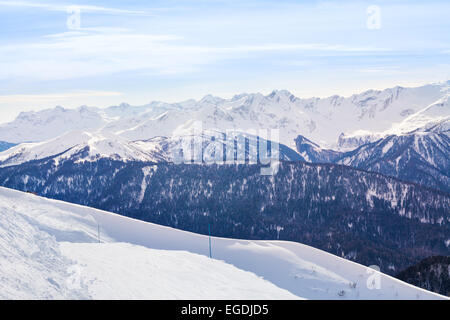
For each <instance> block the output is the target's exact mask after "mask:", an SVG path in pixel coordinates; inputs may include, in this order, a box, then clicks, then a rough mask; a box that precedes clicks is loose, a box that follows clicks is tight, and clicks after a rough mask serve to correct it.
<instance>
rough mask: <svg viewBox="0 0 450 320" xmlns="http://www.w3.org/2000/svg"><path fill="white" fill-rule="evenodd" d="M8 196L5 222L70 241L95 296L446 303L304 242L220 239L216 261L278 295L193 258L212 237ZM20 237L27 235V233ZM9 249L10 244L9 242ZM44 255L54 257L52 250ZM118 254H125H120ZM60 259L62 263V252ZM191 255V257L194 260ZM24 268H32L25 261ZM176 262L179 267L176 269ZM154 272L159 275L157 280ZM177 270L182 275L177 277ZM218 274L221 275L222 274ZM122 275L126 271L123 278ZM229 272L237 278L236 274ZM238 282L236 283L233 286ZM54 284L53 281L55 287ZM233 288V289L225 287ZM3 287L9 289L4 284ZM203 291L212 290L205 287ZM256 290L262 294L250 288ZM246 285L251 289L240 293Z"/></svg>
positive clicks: (70, 253) (67, 252) (69, 250)
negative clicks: (157, 258) (158, 258)
mask: <svg viewBox="0 0 450 320" xmlns="http://www.w3.org/2000/svg"><path fill="white" fill-rule="evenodd" d="M0 198H1V201H0V204H1V205H0V206H1V214H2V220H1V221H3V218H4V217H5V216H6V217H9V212H10V211H11V210H12V211H14V212H18V214H19V215H21V216H23V217H24V218H23V220H26V221H28V223H29V224H30V225H33V226H34V227H35V228H36V229H40V232H45V233H48V234H51V235H52V236H53V238H51V237H47V238H50V239H52V240H51V241H53V242H52V245H53V246H56V244H57V242H63V243H60V244H59V250H60V252H62V253H63V254H64V257H65V258H66V259H67V258H70V259H72V261H76V262H75V263H78V264H76V265H75V266H77V267H76V268H79V269H78V270H79V272H78V274H79V275H80V277H79V278H78V279H79V280H81V281H80V282H81V284H83V285H84V286H85V287H83V286H82V289H80V290H88V292H89V293H90V294H91V295H92V296H93V297H95V298H100V297H105V296H108V297H118V295H114V294H112V293H111V290H120V289H123V290H125V293H126V295H128V293H129V294H130V295H131V294H133V295H134V297H136V296H137V297H143V296H144V295H145V293H149V292H151V291H150V289H148V288H147V287H146V284H148V282H147V281H148V280H150V279H151V283H152V286H153V283H155V282H156V285H155V286H154V287H156V288H157V290H158V291H161V290H164V288H170V289H169V290H168V291H164V292H162V293H161V295H162V296H164V297H165V298H173V297H178V298H179V297H185V295H186V294H187V295H188V297H192V296H190V295H189V294H192V293H193V292H199V290H197V289H203V290H204V294H203V295H202V296H201V297H202V298H203V297H205V295H207V298H208V299H213V298H217V296H215V294H217V292H218V291H219V290H220V291H222V290H225V292H226V295H228V294H230V296H227V298H241V297H242V296H245V297H255V296H256V297H257V296H258V295H261V294H263V297H270V298H293V296H289V295H287V294H286V291H283V290H281V289H285V290H288V291H290V292H291V293H293V294H295V295H297V296H300V297H305V298H310V299H443V298H445V297H443V296H439V295H437V294H434V293H431V292H428V291H425V290H423V289H420V288H417V287H414V286H411V285H409V284H406V283H404V282H401V281H399V280H397V279H394V278H392V277H389V276H387V275H384V274H382V273H379V272H377V271H374V270H373V269H369V268H366V267H364V266H362V265H359V264H356V263H353V262H350V261H348V260H345V259H342V258H339V257H337V256H334V255H331V254H328V253H325V252H323V251H321V250H318V249H314V248H312V247H308V246H305V245H301V244H298V243H292V242H285V241H247V240H236V239H223V238H215V237H213V238H212V254H213V257H214V258H215V259H218V260H223V261H225V262H226V263H229V264H232V265H234V266H235V267H237V268H239V269H242V270H246V271H250V272H252V273H254V274H256V275H257V276H259V277H263V278H264V279H266V280H268V281H270V282H272V283H273V284H275V285H277V286H278V287H279V288H281V289H278V288H276V287H274V286H273V285H272V286H271V287H270V284H268V283H267V282H264V283H262V282H261V281H262V280H261V279H260V278H259V279H258V278H256V277H254V276H253V275H249V274H248V273H246V274H245V276H247V277H246V278H245V279H243V278H240V277H241V276H242V277H244V274H242V273H241V274H239V275H238V274H237V273H239V272H243V271H239V270H237V269H236V268H233V270H232V271H233V272H231V270H230V269H228V270H225V269H226V268H230V266H229V265H222V267H223V269H222V268H221V267H220V266H219V264H221V263H222V264H223V262H219V261H215V260H209V259H207V258H202V257H198V256H197V255H193V254H192V253H196V254H199V255H203V256H206V255H208V237H207V236H203V235H198V234H194V233H189V232H184V231H180V230H176V229H172V228H168V227H162V226H158V225H155V224H150V223H146V222H142V221H137V220H133V219H130V218H126V217H122V216H119V215H116V214H112V213H108V212H105V211H100V210H96V209H92V208H88V207H83V206H79V205H73V204H69V203H65V202H61V201H56V200H49V199H44V198H40V197H37V196H33V195H30V194H24V193H21V192H18V191H13V190H9V189H5V188H0ZM18 223H20V222H18ZM98 226H100V230H101V231H100V237H101V239H102V240H101V241H102V242H104V243H92V242H95V241H96V240H97V236H96V235H97V227H98ZM8 234H11V233H8V232H7V231H6V230H4V229H2V230H1V232H0V236H1V238H0V239H4V238H5V237H8ZM18 234H20V231H19V232H18ZM18 234H15V233H12V237H17V235H18ZM56 241H57V242H56ZM118 242H121V243H118ZM3 243H6V245H8V244H9V242H6V241H4V242H3ZM37 243H38V244H39V243H40V241H37ZM23 245H24V246H25V247H26V246H28V245H29V244H28V243H26V242H25V243H24V244H23ZM133 245H134V246H133ZM136 245H138V246H142V247H146V248H152V249H157V250H182V251H188V252H190V253H186V252H184V253H182V254H181V257H182V258H180V257H178V256H177V253H180V252H179V251H173V252H167V251H163V252H160V251H158V253H160V254H161V255H163V256H164V257H163V258H162V260H163V261H164V263H165V264H163V265H160V264H158V263H157V262H152V261H151V254H152V253H153V252H156V250H149V249H145V248H142V247H136ZM8 248H9V247H8ZM139 248H142V250H145V252H140V249H139ZM12 249H13V250H15V251H14V253H15V254H19V256H20V257H21V258H24V259H25V260H26V263H32V262H33V261H34V260H33V259H34V256H24V255H22V251H21V250H18V249H17V247H13V248H12ZM43 251H44V253H45V252H46V248H45V247H44V248H43ZM17 252H18V253H17ZM118 252H120V253H121V254H120V255H118V254H117V253H118ZM130 254H132V255H133V257H132V259H133V260H132V262H133V263H137V268H138V269H137V270H138V271H141V270H142V272H137V273H136V272H131V270H130V268H129V267H130V266H131V265H130V263H128V268H125V267H126V266H125V264H127V259H128V258H129V257H130ZM141 254H142V255H141ZM144 255H146V256H144ZM58 256H59V257H60V258H61V256H60V254H59V253H58ZM187 256H188V257H189V258H188V259H186V257H187ZM178 258H180V259H178ZM183 258H184V259H183ZM61 259H62V258H61ZM118 259H122V262H118ZM196 259H198V260H196ZM1 261H3V260H1ZM51 261H53V259H52V260H51ZM191 262H192V263H196V262H201V264H202V266H201V267H200V266H198V265H196V266H194V267H193V269H194V270H195V271H199V273H197V272H194V273H195V278H191V276H192V274H184V267H186V269H188V268H189V267H191V265H190V264H191ZM19 263H25V261H20V262H19ZM174 264H176V267H174ZM18 265H21V264H18ZM165 267H167V271H168V272H167V273H165V270H166V268H165ZM76 268H75V269H76ZM121 268H124V269H121ZM197 268H198V269H197ZM111 269H112V270H111ZM0 270H1V274H2V276H3V273H4V272H5V270H6V272H8V270H9V268H5V267H4V264H3V263H2V264H0ZM152 270H153V272H154V274H155V277H152V272H151V271H152ZM173 270H175V272H172V271H173ZM182 270H183V271H182ZM191 270H192V269H191ZM215 270H218V271H219V272H218V273H215ZM40 271H41V270H40ZM120 271H123V273H122V272H120ZM228 271H230V272H229V273H228ZM200 272H201V273H200ZM119 273H120V277H133V278H132V279H131V280H130V283H131V284H133V285H134V284H137V283H138V280H139V279H136V278H135V277H140V273H145V274H144V275H142V278H140V279H143V281H141V282H139V283H138V284H139V288H136V290H134V288H133V289H131V288H130V287H128V286H127V287H124V283H125V282H126V281H123V282H120V283H119V282H118V281H117V278H116V279H115V280H114V279H113V278H115V277H116V275H117V276H119ZM169 273H170V277H169ZM10 274H11V273H10ZM156 275H158V276H156ZM220 275H222V277H223V278H222V277H221V276H220ZM38 276H41V274H38ZM159 276H162V277H164V279H163V280H161V281H158V278H159ZM178 277H180V278H183V280H182V281H181V284H183V285H180V284H177V283H176V281H177V280H178V279H179V278H178ZM208 277H212V279H211V281H212V282H208V281H207V280H208ZM216 277H217V278H218V279H217V278H216ZM230 278H231V279H233V280H236V281H235V282H228V281H229V280H230ZM14 279H15V278H14ZM189 279H192V280H193V282H192V283H189V282H188V280H189ZM221 280H226V281H221ZM257 280H259V281H257ZM252 281H254V282H252ZM48 282H49V281H48V279H47V285H48ZM217 282H219V283H218V286H216V287H214V284H216V283H217ZM194 283H195V285H194ZM225 283H227V284H226V285H225ZM22 284H23V283H22ZM0 285H2V286H3V285H4V284H3V282H2V283H1V284H0ZM166 285H167V287H166ZM177 285H179V286H178V289H180V286H182V287H183V288H182V290H181V291H175V287H176V286H177ZM203 285H205V286H206V288H203ZM235 285H236V287H235ZM251 285H254V286H255V287H256V288H257V289H259V290H255V289H253V290H252V289H250V290H248V288H249V287H251ZM24 287H25V285H24V284H23V286H18V287H17V286H16V288H19V289H24ZM199 287H200V288H199ZM243 287H245V289H243V290H242V291H240V289H241V288H243ZM186 288H189V290H187V291H186ZM267 288H269V289H270V291H268V290H267ZM233 289H235V290H233ZM171 290H173V291H171ZM208 290H212V291H211V292H212V293H211V294H208ZM228 290H229V291H228ZM169 291H170V292H169ZM2 292H3V291H2ZM84 292H85V291H84ZM153 292H154V291H153ZM164 294H165V295H164ZM240 294H242V295H240ZM220 297H224V295H220Z"/></svg>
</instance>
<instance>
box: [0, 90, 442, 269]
mask: <svg viewBox="0 0 450 320" xmlns="http://www.w3.org/2000/svg"><path fill="white" fill-rule="evenodd" d="M449 97H450V81H449V82H445V83H440V84H431V85H425V86H422V87H417V88H403V87H395V88H391V89H386V90H382V91H376V90H369V91H366V92H363V93H361V94H356V95H353V96H351V97H339V96H333V97H329V98H324V99H319V98H310V99H302V98H298V97H295V96H294V95H292V94H291V93H289V92H288V91H285V90H281V91H277V90H275V91H273V92H272V93H271V94H269V95H262V94H259V93H256V94H239V95H236V96H234V97H232V98H230V99H223V98H219V97H214V96H211V95H208V96H205V97H204V98H202V99H201V100H199V101H195V100H188V101H184V102H180V103H171V104H169V103H163V102H152V103H150V104H148V105H144V106H130V105H128V104H121V105H119V106H113V107H109V108H105V109H101V108H96V107H87V106H83V107H80V108H78V109H64V108H62V107H56V108H54V109H48V110H43V111H39V112H25V113H21V114H20V115H19V116H18V117H17V118H16V119H15V120H14V121H13V122H10V123H6V124H1V125H0V140H1V141H5V142H4V143H2V144H0V147H3V149H5V150H4V151H2V152H0V185H1V186H5V187H9V188H14V189H18V190H22V191H29V192H33V193H36V194H39V195H42V196H45V197H48V198H55V199H60V200H64V201H69V202H73V203H78V204H82V205H87V206H91V207H94V208H99V209H104V210H108V211H112V212H116V213H119V214H122V215H125V216H129V217H133V218H137V219H140V220H144V221H149V222H156V223H159V224H162V225H166V226H171V227H176V228H179V229H183V230H188V231H193V232H198V233H203V234H206V233H207V229H206V228H207V226H208V224H210V225H212V226H213V230H212V232H213V235H215V236H222V237H234V238H245V239H258V240H269V239H280V240H290V241H296V242H301V243H304V244H308V245H311V246H314V247H317V248H320V249H322V250H326V251H328V252H330V253H333V254H336V255H338V256H341V257H345V258H347V259H350V260H354V261H356V262H359V263H362V264H365V265H372V264H376V265H378V266H380V267H381V270H382V271H383V272H386V273H388V274H397V273H398V272H399V271H400V270H403V269H405V268H406V267H408V266H410V265H413V264H415V263H418V262H419V261H420V260H421V259H424V258H426V257H428V256H431V255H444V256H446V255H449V254H450V248H449V243H450V229H449V225H450V216H449V214H450V200H449V199H450V183H449V181H450V173H449V172H450V164H449V159H450V154H449V153H450V146H449V142H450V140H449V130H450V103H449V102H450V100H449V99H450V98H449ZM274 164H276V170H272V171H270V172H271V174H270V175H261V173H262V172H263V170H264V168H265V167H266V166H267V165H270V166H271V167H272V166H273V165H274Z"/></svg>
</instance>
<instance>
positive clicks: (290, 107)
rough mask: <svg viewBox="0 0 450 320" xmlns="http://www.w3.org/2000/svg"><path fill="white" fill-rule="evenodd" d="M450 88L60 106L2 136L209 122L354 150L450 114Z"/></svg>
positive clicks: (170, 129) (162, 129) (137, 132)
mask: <svg viewBox="0 0 450 320" xmlns="http://www.w3.org/2000/svg"><path fill="white" fill-rule="evenodd" d="M449 87H450V81H449V82H446V83H441V84H431V85H425V86H422V87H417V88H403V87H394V88H390V89H385V90H382V91H375V90H368V91H366V92H363V93H360V94H355V95H352V96H350V97H340V96H331V97H328V98H323V99H320V98H308V99H302V98H298V97H295V96H294V95H293V94H291V93H290V92H288V91H286V90H279V91H278V90H275V91H273V92H272V93H271V94H269V95H262V94H260V93H254V94H239V95H235V96H234V97H232V98H230V99H223V98H219V97H213V96H211V95H207V96H205V97H204V98H203V99H201V100H199V101H195V100H187V101H184V102H180V103H163V102H152V103H150V104H147V105H144V106H140V107H135V106H130V105H128V104H121V105H119V106H113V107H109V108H106V109H100V108H95V107H86V106H83V107H80V108H78V109H64V108H62V107H56V108H54V109H48V110H43V111H39V112H23V113H21V114H20V115H19V116H18V117H17V118H16V119H15V120H14V121H13V122H10V123H6V124H1V125H0V140H1V141H7V142H10V143H22V142H30V141H31V142H41V141H45V140H49V139H53V138H56V137H58V136H60V135H62V134H64V133H65V132H67V131H77V130H78V131H90V132H93V131H101V132H108V133H113V134H117V135H119V136H120V137H122V138H124V139H126V140H129V141H134V140H147V139H151V138H154V137H156V136H165V137H171V136H174V135H177V134H180V130H181V132H183V131H184V132H185V133H186V132H188V131H189V130H190V129H192V126H193V125H195V123H196V122H201V123H202V124H203V126H204V128H205V129H207V130H218V131H222V132H225V131H226V130H227V129H230V130H236V131H244V130H249V129H252V130H257V129H279V130H280V141H279V142H280V143H282V144H284V145H286V146H287V147H289V148H292V149H294V148H295V138H296V137H297V136H298V135H302V136H305V137H308V139H311V140H312V141H315V142H316V143H318V144H319V145H321V146H325V147H326V148H328V149H330V148H332V149H342V150H349V149H354V148H355V147H358V146H359V145H361V144H363V143H366V142H373V141H374V140H373V139H374V137H375V138H380V137H381V136H380V133H383V132H387V133H388V132H390V131H389V130H394V129H393V128H394V127H396V126H398V125H399V123H401V124H402V126H403V129H402V130H406V131H412V130H414V129H417V128H418V127H422V126H424V125H426V124H427V123H432V122H436V121H440V120H442V119H443V117H448V116H449V114H448V113H449V109H450V108H449V105H448V95H449V92H450V89H449ZM361 131H364V132H363V133H361ZM358 132H360V133H358ZM383 134H384V133H383ZM391 134H395V133H392V132H391ZM367 135H369V136H371V137H372V138H367ZM385 135H388V134H385ZM375 140H377V139H375Z"/></svg>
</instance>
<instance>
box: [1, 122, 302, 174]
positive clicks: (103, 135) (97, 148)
mask: <svg viewBox="0 0 450 320" xmlns="http://www.w3.org/2000/svg"><path fill="white" fill-rule="evenodd" d="M227 134H228V136H227V135H225V134H223V133H221V132H214V131H203V133H202V134H198V135H179V136H172V137H169V138H167V137H161V136H159V137H154V138H152V139H148V140H137V141H127V140H125V139H123V138H122V137H120V136H118V135H115V134H112V133H108V132H106V131H101V132H94V133H90V132H87V131H72V132H68V133H66V134H64V135H62V136H59V137H57V138H55V139H51V140H47V141H44V142H35V143H22V144H20V145H17V146H16V147H13V148H10V149H8V150H6V151H4V152H0V167H4V166H12V165H19V164H22V163H25V162H28V161H33V160H41V159H46V158H52V159H53V160H54V162H55V164H59V163H60V162H61V161H62V160H69V159H75V160H76V161H84V160H89V161H94V160H98V159H100V158H111V159H116V160H121V161H129V160H135V161H154V162H167V161H169V162H176V161H179V162H191V159H196V160H197V161H199V162H205V163H212V162H223V160H224V158H225V159H227V161H231V162H237V161H245V159H248V160H249V161H250V162H252V163H256V162H257V161H258V157H259V156H260V153H259V152H262V151H261V150H267V151H268V150H269V149H271V150H272V153H271V154H270V157H269V155H267V156H266V158H271V159H281V160H289V161H298V160H303V158H302V157H301V156H300V155H299V154H298V153H297V152H295V151H294V150H292V149H290V148H288V147H286V146H284V145H281V144H278V143H274V142H271V141H268V140H265V139H263V138H261V137H258V136H254V135H249V134H242V133H239V132H230V133H227ZM258 146H260V150H259V151H258ZM193 154H195V156H193Z"/></svg>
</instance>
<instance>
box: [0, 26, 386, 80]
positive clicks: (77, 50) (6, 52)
mask: <svg viewBox="0 0 450 320" xmlns="http://www.w3.org/2000/svg"><path fill="white" fill-rule="evenodd" d="M275 51H279V52H298V53H308V54H314V53H318V54H333V53H343V54H349V53H352V54H370V53H376V52H384V51H388V49H386V48H377V47H369V46H344V45H330V44H320V43H300V44H295V43H294V44H289V43H287V44H286V43H269V44H260V45H236V46H208V45H202V44H199V45H198V44H196V45H193V44H189V42H188V41H187V39H184V38H182V37H179V36H177V35H153V34H139V33H133V32H128V30H126V29H120V28H119V29H115V28H85V29H80V30H76V31H68V32H63V33H59V34H53V35H48V36H45V37H43V38H42V39H41V41H40V42H34V43H22V44H9V45H4V46H0V79H8V78H11V77H12V78H31V79H40V80H55V79H71V78H79V77H85V76H99V75H105V74H111V73H116V72H123V71H130V70H149V71H151V72H154V73H155V74H174V73H186V72H192V71H195V70H198V68H200V67H201V66H205V65H208V64H210V63H214V62H218V61H221V60H224V59H237V58H240V57H242V56H247V55H249V54H256V53H265V52H267V53H270V52H275Z"/></svg>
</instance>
